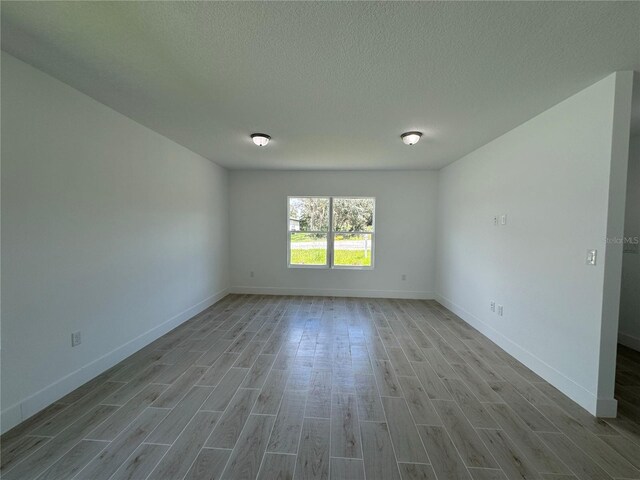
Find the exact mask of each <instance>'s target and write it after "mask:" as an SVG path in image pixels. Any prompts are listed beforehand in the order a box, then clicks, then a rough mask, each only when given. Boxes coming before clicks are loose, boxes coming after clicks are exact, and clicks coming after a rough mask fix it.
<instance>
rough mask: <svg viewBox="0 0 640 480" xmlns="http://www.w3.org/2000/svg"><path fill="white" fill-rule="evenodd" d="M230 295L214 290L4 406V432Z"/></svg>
mask: <svg viewBox="0 0 640 480" xmlns="http://www.w3.org/2000/svg"><path fill="white" fill-rule="evenodd" d="M227 295H228V289H224V290H221V291H219V292H217V293H214V294H213V295H211V296H209V297H208V298H205V299H204V300H201V301H200V302H198V303H196V304H195V305H193V306H191V307H189V308H187V309H186V310H184V311H182V312H180V313H179V314H177V315H175V316H173V317H171V318H170V319H168V320H166V321H165V322H163V323H161V324H160V325H157V326H155V327H153V328H152V329H150V330H148V331H146V332H145V333H143V334H141V335H138V336H137V337H136V338H134V339H133V340H130V341H128V342H127V343H125V344H123V345H120V346H119V347H117V348H115V349H113V350H111V351H110V352H108V353H106V354H104V355H102V356H101V357H98V358H96V359H95V360H93V361H91V362H89V363H87V364H86V365H83V366H82V367H80V368H79V369H77V370H75V371H73V372H71V373H69V374H67V375H65V376H64V377H62V378H60V379H58V380H56V381H55V382H53V383H51V384H49V385H47V386H46V387H44V388H43V389H41V390H39V391H37V392H36V393H34V394H32V395H30V396H28V397H27V398H25V399H24V400H22V401H20V402H18V403H15V404H13V405H11V406H10V407H7V408H5V409H3V410H2V412H0V433H4V432H6V431H7V430H9V429H11V428H13V427H15V426H16V425H18V424H19V423H21V422H23V421H25V420H27V419H28V418H29V417H31V416H33V415H35V414H36V413H38V412H39V411H40V410H42V409H44V408H45V407H47V406H49V405H51V404H52V403H54V402H55V401H56V400H59V399H60V398H62V397H63V396H65V395H66V394H67V393H69V392H72V391H73V390H75V389H76V388H78V387H79V386H81V385H83V384H85V383H86V382H88V381H89V380H91V379H92V378H94V377H96V376H98V375H100V374H101V373H102V372H104V371H106V370H108V369H109V368H111V367H112V366H114V365H115V364H116V363H118V362H120V361H122V360H124V359H125V358H127V357H128V356H129V355H131V354H133V353H135V352H137V351H138V350H140V349H141V348H143V347H145V346H146V345H148V344H150V343H151V342H153V341H154V340H156V339H158V338H159V337H161V336H162V335H164V334H165V333H167V332H169V331H170V330H173V329H174V328H176V327H177V326H179V325H181V324H182V323H184V322H185V321H186V320H189V319H190V318H192V317H193V316H194V315H197V314H198V313H200V312H201V311H203V310H205V309H206V308H209V307H210V306H211V305H213V304H214V303H217V302H218V301H220V300H222V299H223V298H224V297H226V296H227Z"/></svg>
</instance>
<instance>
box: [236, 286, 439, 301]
mask: <svg viewBox="0 0 640 480" xmlns="http://www.w3.org/2000/svg"><path fill="white" fill-rule="evenodd" d="M229 293H244V294H255V295H306V296H309V295H310V296H314V297H359V298H404V299H413V300H433V298H434V296H433V293H431V292H418V291H411V290H356V289H344V288H280V287H249V286H241V285H238V286H234V287H230V288H229Z"/></svg>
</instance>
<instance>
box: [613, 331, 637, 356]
mask: <svg viewBox="0 0 640 480" xmlns="http://www.w3.org/2000/svg"><path fill="white" fill-rule="evenodd" d="M618 343H621V344H622V345H624V346H625V347H629V348H632V349H633V350H637V351H638V352H640V338H639V337H636V336H633V335H629V334H628V333H624V332H618Z"/></svg>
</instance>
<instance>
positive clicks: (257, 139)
mask: <svg viewBox="0 0 640 480" xmlns="http://www.w3.org/2000/svg"><path fill="white" fill-rule="evenodd" d="M251 140H253V143H255V144H256V145H257V146H259V147H264V146H265V145H266V144H267V143H269V140H271V137H270V136H269V135H266V134H264V133H253V134H251Z"/></svg>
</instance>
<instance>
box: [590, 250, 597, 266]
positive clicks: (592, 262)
mask: <svg viewBox="0 0 640 480" xmlns="http://www.w3.org/2000/svg"><path fill="white" fill-rule="evenodd" d="M597 255H598V251H597V250H587V265H595V264H596V257H597Z"/></svg>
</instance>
